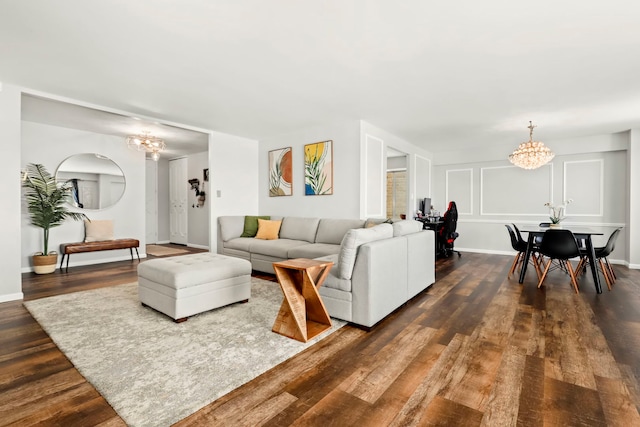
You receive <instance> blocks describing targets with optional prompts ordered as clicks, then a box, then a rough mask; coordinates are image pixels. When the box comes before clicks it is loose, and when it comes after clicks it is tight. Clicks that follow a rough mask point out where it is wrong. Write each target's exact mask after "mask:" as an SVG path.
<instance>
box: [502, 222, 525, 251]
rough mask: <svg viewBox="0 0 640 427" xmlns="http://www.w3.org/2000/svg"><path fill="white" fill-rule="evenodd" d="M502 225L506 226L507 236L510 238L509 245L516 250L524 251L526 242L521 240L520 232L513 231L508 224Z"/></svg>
mask: <svg viewBox="0 0 640 427" xmlns="http://www.w3.org/2000/svg"><path fill="white" fill-rule="evenodd" d="M504 226H505V227H507V231H508V232H509V237H510V238H511V247H512V248H513V249H514V250H516V251H518V252H524V251H526V250H527V242H526V241H524V240H522V236H520V233H518V232H517V231H516V232H514V231H513V229H512V228H511V227H510V226H509V224H505V225H504ZM513 226H514V227H515V224H513ZM516 230H517V228H516ZM516 233H517V234H516Z"/></svg>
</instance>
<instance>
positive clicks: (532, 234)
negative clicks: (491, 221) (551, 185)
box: [518, 225, 603, 294]
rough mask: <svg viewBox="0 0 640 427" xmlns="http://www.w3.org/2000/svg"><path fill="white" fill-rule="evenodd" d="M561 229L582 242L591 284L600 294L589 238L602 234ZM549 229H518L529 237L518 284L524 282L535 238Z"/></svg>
mask: <svg viewBox="0 0 640 427" xmlns="http://www.w3.org/2000/svg"><path fill="white" fill-rule="evenodd" d="M562 228H563V229H564V230H570V231H571V232H572V233H573V235H574V236H576V240H578V242H580V241H582V242H584V248H585V249H586V252H587V258H588V259H589V265H590V267H591V274H592V275H593V283H594V284H595V287H596V292H597V293H599V294H601V293H602V284H601V283H600V275H599V274H598V267H597V264H596V253H595V249H594V247H593V240H592V239H591V236H602V234H603V233H602V232H599V231H595V230H592V229H590V228H587V227H580V226H563V227H562ZM549 229H550V228H549V227H540V226H535V225H524V226H521V227H520V231H521V232H523V233H528V234H529V237H528V238H527V250H526V252H525V254H524V261H523V262H522V269H521V270H520V279H519V280H518V282H519V283H523V282H524V277H525V274H526V273H527V265H528V264H529V259H530V258H531V252H533V248H534V246H535V241H536V238H540V237H542V236H543V235H544V233H545V231H547V230H549Z"/></svg>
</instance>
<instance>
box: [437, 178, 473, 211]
mask: <svg viewBox="0 0 640 427" xmlns="http://www.w3.org/2000/svg"><path fill="white" fill-rule="evenodd" d="M446 199H447V200H446V206H444V207H443V208H442V211H443V212H444V211H445V210H446V208H447V207H448V206H449V202H450V201H452V200H453V201H455V202H456V206H457V208H458V214H463V215H472V214H473V169H451V170H448V171H447V182H446Z"/></svg>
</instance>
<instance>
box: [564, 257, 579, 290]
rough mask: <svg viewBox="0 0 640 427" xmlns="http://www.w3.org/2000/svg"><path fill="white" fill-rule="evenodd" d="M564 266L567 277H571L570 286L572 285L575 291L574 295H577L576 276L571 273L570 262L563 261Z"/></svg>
mask: <svg viewBox="0 0 640 427" xmlns="http://www.w3.org/2000/svg"><path fill="white" fill-rule="evenodd" d="M565 264H566V266H567V270H568V271H569V275H570V276H571V284H572V285H573V289H575V290H576V294H579V293H580V291H578V281H577V280H576V275H575V274H574V273H573V268H571V261H569V260H565Z"/></svg>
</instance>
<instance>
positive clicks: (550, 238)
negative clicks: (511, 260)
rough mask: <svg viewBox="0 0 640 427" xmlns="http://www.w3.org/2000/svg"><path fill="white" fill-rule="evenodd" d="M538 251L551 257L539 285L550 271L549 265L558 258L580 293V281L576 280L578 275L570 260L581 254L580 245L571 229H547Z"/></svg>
mask: <svg viewBox="0 0 640 427" xmlns="http://www.w3.org/2000/svg"><path fill="white" fill-rule="evenodd" d="M538 251H539V252H540V253H541V254H542V255H544V256H546V257H549V262H548V263H547V265H546V267H545V268H544V271H543V272H542V277H541V278H540V281H539V282H538V287H540V286H542V283H543V282H544V279H545V278H546V277H547V273H548V272H549V267H551V264H552V263H553V261H554V260H557V261H558V264H559V265H560V267H561V268H566V271H567V272H568V273H569V275H570V276H571V284H572V285H573V288H574V289H575V291H576V293H579V291H578V281H577V280H576V275H575V273H574V271H573V268H572V267H571V262H570V261H569V260H570V259H571V258H575V257H579V256H580V248H579V247H578V242H577V241H576V237H575V236H574V235H573V233H572V232H571V231H570V230H547V231H545V232H544V235H543V236H542V242H540V247H539V248H538Z"/></svg>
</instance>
